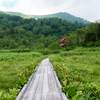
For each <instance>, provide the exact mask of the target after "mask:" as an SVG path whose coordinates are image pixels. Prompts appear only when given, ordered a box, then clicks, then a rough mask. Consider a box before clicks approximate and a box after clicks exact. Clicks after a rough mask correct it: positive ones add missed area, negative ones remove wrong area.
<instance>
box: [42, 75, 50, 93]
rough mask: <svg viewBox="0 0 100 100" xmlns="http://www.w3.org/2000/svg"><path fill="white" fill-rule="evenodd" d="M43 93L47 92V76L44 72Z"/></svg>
mask: <svg viewBox="0 0 100 100" xmlns="http://www.w3.org/2000/svg"><path fill="white" fill-rule="evenodd" d="M42 92H43V93H46V92H49V89H48V76H47V74H44V78H43V91H42Z"/></svg>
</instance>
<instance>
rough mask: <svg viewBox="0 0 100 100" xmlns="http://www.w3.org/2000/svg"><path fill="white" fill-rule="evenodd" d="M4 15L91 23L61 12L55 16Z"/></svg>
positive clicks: (14, 13)
mask: <svg viewBox="0 0 100 100" xmlns="http://www.w3.org/2000/svg"><path fill="white" fill-rule="evenodd" d="M3 13H6V14H10V15H12V16H13V15H15V16H20V17H23V18H35V19H38V18H50V17H58V18H61V19H63V20H67V21H71V22H75V21H77V22H79V23H90V22H89V21H87V20H84V19H83V18H80V17H75V16H73V15H71V14H69V13H66V12H59V13H55V14H49V15H25V14H22V13H19V12H3Z"/></svg>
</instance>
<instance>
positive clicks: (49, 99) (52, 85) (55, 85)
mask: <svg viewBox="0 0 100 100" xmlns="http://www.w3.org/2000/svg"><path fill="white" fill-rule="evenodd" d="M16 100H67V98H66V96H65V94H64V93H63V92H62V91H61V85H60V82H59V80H58V78H57V76H56V74H55V72H54V71H53V67H52V65H51V63H50V62H49V58H46V59H44V60H42V61H41V62H40V64H39V65H38V66H37V68H36V71H35V72H34V73H33V74H32V75H31V77H30V78H29V81H28V83H27V84H26V85H25V86H24V87H23V89H22V90H21V92H20V93H19V95H18V97H17V98H16Z"/></svg>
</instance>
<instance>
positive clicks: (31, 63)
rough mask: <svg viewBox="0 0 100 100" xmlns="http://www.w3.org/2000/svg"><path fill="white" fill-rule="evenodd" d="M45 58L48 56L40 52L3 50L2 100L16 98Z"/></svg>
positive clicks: (0, 60) (0, 59) (0, 70)
mask: <svg viewBox="0 0 100 100" xmlns="http://www.w3.org/2000/svg"><path fill="white" fill-rule="evenodd" d="M43 58H46V56H43V54H42V53H39V52H21V53H18V52H15V51H14V52H9V51H4V52H1V53H0V100H15V98H16V96H17V95H18V93H19V90H20V89H21V88H22V87H23V86H24V84H25V83H27V81H28V79H29V77H30V75H31V74H32V73H33V72H34V69H35V68H36V66H37V65H38V63H39V62H40V61H41V60H42V59H43Z"/></svg>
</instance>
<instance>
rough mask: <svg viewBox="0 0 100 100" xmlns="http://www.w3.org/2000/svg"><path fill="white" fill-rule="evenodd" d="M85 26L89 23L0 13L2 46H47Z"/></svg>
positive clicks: (0, 39) (0, 44)
mask: <svg viewBox="0 0 100 100" xmlns="http://www.w3.org/2000/svg"><path fill="white" fill-rule="evenodd" d="M84 27H88V24H84V23H78V22H77V21H76V22H74V23H72V22H67V21H66V20H62V19H59V18H56V17H54V18H43V19H37V20H35V19H34V18H30V19H24V18H21V17H19V16H10V15H7V14H4V13H0V48H5V49H6V48H11V49H12V48H26V47H27V48H45V47H48V46H49V45H50V44H51V43H55V42H58V41H59V40H60V39H61V38H62V37H63V36H68V35H69V33H70V32H74V31H75V30H76V29H82V28H84Z"/></svg>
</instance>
